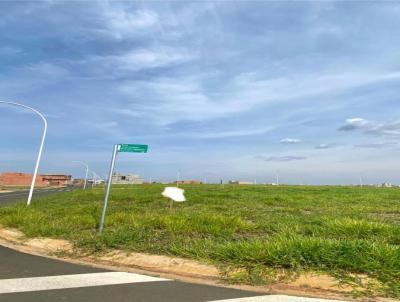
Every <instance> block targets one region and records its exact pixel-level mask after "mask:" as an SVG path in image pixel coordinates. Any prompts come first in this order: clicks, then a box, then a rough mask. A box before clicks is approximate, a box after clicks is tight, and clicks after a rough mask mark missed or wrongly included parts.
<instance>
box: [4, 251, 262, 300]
mask: <svg viewBox="0 0 400 302" xmlns="http://www.w3.org/2000/svg"><path fill="white" fill-rule="evenodd" d="M0 259H1V262H0V301H2V302H3V301H4V302H6V301H7V302H20V301H24V302H25V301H30V302H36V301H41V302H49V301H75V302H80V301H82V302H83V301H85V302H95V301H96V302H97V301H103V302H108V301H110V302H128V301H129V302H132V301H137V302H140V301H152V302H153V301H154V302H168V301H171V302H172V301H174V302H181V301H182V302H183V301H194V302H195V301H215V300H221V299H233V298H240V297H252V296H257V295H259V294H257V293H253V292H246V291H241V290H236V289H227V288H222V287H215V286H206V285H198V284H190V283H184V282H178V281H173V280H167V279H162V278H155V277H149V276H144V275H137V274H131V273H123V272H110V271H107V270H103V269H98V268H93V267H87V266H81V265H76V264H70V263H66V262H62V261H58V260H53V259H48V258H43V257H38V256H33V255H28V254H24V253H20V252H17V251H14V250H11V249H8V248H5V247H1V246H0Z"/></svg>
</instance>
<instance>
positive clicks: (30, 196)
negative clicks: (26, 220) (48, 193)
mask: <svg viewBox="0 0 400 302" xmlns="http://www.w3.org/2000/svg"><path fill="white" fill-rule="evenodd" d="M0 103H1V104H8V105H12V106H18V107H22V108H25V109H29V110H31V111H33V112H34V113H36V114H37V115H39V116H40V118H41V119H42V121H43V123H44V128H43V135H42V140H41V142H40V148H39V153H38V155H37V159H36V165H35V171H34V173H33V177H32V183H31V188H30V190H29V195H28V201H27V205H28V206H29V205H30V204H31V201H32V195H33V190H34V189H35V182H36V176H37V172H38V170H39V164H40V159H41V157H42V151H43V146H44V141H45V139H46V133H47V120H46V118H45V117H44V115H43V114H42V113H41V112H39V111H38V110H36V109H34V108H32V107H29V106H27V105H24V104H20V103H16V102H10V101H0Z"/></svg>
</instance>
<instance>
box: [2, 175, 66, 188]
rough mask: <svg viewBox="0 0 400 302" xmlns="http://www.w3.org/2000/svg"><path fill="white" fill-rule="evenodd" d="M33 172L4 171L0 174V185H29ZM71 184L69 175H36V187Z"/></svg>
mask: <svg viewBox="0 0 400 302" xmlns="http://www.w3.org/2000/svg"><path fill="white" fill-rule="evenodd" d="M32 178H33V174H29V173H17V172H5V173H2V174H0V185H1V186H21V187H23V186H30V185H31V182H32ZM69 184H71V175H64V174H42V175H37V177H36V181H35V186H38V187H62V186H66V185H69Z"/></svg>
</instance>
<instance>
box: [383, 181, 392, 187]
mask: <svg viewBox="0 0 400 302" xmlns="http://www.w3.org/2000/svg"><path fill="white" fill-rule="evenodd" d="M381 187H383V188H391V187H392V184H391V183H390V182H384V183H383V184H382V185H381Z"/></svg>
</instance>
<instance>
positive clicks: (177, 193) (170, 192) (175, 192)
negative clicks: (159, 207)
mask: <svg viewBox="0 0 400 302" xmlns="http://www.w3.org/2000/svg"><path fill="white" fill-rule="evenodd" d="M184 192H185V190H182V189H180V188H176V187H166V188H165V189H164V191H163V192H162V193H161V195H162V196H164V197H167V198H171V199H172V200H173V201H176V202H183V201H186V198H185V196H184V195H183V193H184Z"/></svg>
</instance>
